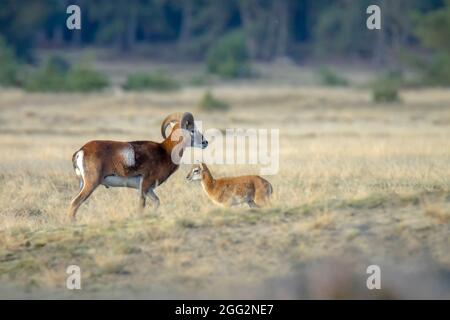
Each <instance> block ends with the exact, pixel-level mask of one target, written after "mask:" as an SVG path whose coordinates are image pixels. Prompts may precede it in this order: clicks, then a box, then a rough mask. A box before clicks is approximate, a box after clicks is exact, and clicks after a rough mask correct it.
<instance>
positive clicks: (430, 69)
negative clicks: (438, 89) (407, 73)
mask: <svg viewBox="0 0 450 320" xmlns="http://www.w3.org/2000/svg"><path fill="white" fill-rule="evenodd" d="M419 71H420V73H421V79H420V80H421V82H422V84H423V85H429V86H450V55H446V54H438V53H437V54H435V55H434V56H433V57H432V58H431V60H430V61H429V62H428V63H424V64H422V65H421V66H420V67H419Z"/></svg>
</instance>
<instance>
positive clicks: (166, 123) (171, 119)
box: [161, 112, 184, 139]
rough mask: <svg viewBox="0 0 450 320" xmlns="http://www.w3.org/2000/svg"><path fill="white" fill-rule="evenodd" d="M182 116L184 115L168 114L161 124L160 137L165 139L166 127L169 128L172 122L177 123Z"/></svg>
mask: <svg viewBox="0 0 450 320" xmlns="http://www.w3.org/2000/svg"><path fill="white" fill-rule="evenodd" d="M183 115H184V114H183V113H182V112H176V113H172V114H169V115H168V116H167V117H166V118H165V119H164V120H163V122H162V123H161V135H162V136H163V138H164V139H166V138H167V136H166V129H167V126H169V125H170V124H171V123H173V122H179V121H180V120H181V119H182V118H183Z"/></svg>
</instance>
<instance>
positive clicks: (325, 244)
mask: <svg viewBox="0 0 450 320" xmlns="http://www.w3.org/2000/svg"><path fill="white" fill-rule="evenodd" d="M203 92H204V90H203V89H202V88H187V89H183V90H181V91H179V92H175V93H168V94H159V93H123V92H121V91H116V90H111V91H108V92H105V93H98V94H89V95H77V94H60V95H51V94H26V93H24V92H22V91H15V90H2V91H1V92H0V150H1V156H0V243H1V247H0V271H1V272H0V273H1V275H0V281H2V282H3V283H6V284H8V285H13V286H18V287H19V288H22V287H23V286H25V287H27V288H28V287H30V286H31V287H38V288H46V289H48V290H57V289H63V286H64V283H65V282H64V281H62V279H63V278H64V277H63V276H61V274H63V275H65V274H64V268H65V266H67V265H69V264H71V263H72V262H73V261H75V262H78V263H80V264H82V268H83V267H84V268H85V269H86V273H85V275H86V277H88V279H89V280H86V281H87V282H86V285H84V286H83V287H84V288H86V290H87V292H90V291H89V288H91V289H92V292H97V291H98V290H100V291H101V292H103V293H104V294H105V295H108V294H110V295H111V296H114V292H115V293H116V296H121V292H123V291H121V290H124V289H123V288H130V287H131V288H133V290H136V292H137V293H136V292H135V294H136V295H137V296H139V295H140V294H141V293H142V292H145V293H146V294H148V296H150V297H161V296H164V295H165V294H166V295H169V296H174V295H175V296H177V294H180V295H182V296H186V295H187V296H193V292H196V295H194V296H202V292H203V294H205V295H206V294H207V293H210V292H215V293H216V295H217V296H220V294H219V293H218V291H217V290H216V291H214V290H215V289H214V288H217V286H218V284H220V285H221V288H223V284H226V285H227V286H228V287H233V286H234V285H243V284H246V285H248V288H252V286H254V285H257V284H259V283H260V282H261V281H263V279H266V278H267V277H272V276H280V275H283V274H287V273H288V272H290V271H291V270H292V264H291V263H297V262H298V261H300V262H305V261H310V260H311V259H316V258H321V257H327V256H339V255H340V252H347V251H348V249H349V248H351V250H350V251H351V252H354V251H356V252H357V254H358V255H362V256H365V257H368V256H370V257H373V256H374V255H375V256H377V257H382V259H388V257H389V259H391V258H392V259H393V260H395V259H399V260H400V261H402V259H408V258H410V257H417V256H418V255H420V254H422V253H424V252H425V253H431V257H432V260H433V261H432V262H433V263H436V264H437V265H438V266H439V267H440V268H444V269H445V270H449V269H450V252H449V251H448V250H446V249H445V248H447V249H448V245H449V244H450V243H449V240H448V231H449V227H448V223H444V222H448V220H445V221H443V220H442V219H439V221H436V220H435V219H434V218H433V216H436V214H431V213H430V209H426V208H425V209H423V208H421V207H420V204H421V203H423V202H421V201H420V199H422V198H423V197H428V198H429V199H431V200H429V201H432V202H433V201H435V200H436V199H438V200H436V201H440V204H439V206H440V208H444V209H439V210H440V211H442V210H444V211H445V210H447V211H448V206H449V197H448V194H449V188H450V167H449V161H450V139H449V137H450V92H449V91H448V90H439V89H433V90H431V89H430V90H416V91H405V92H402V100H403V102H402V103H399V104H394V105H376V104H373V103H372V102H371V101H370V93H369V92H368V91H365V90H362V89H361V90H357V89H328V88H315V87H310V88H306V87H303V88H298V87H288V86H280V87H277V86H274V85H271V86H268V85H267V86H265V85H258V86H256V85H250V84H248V85H245V86H222V87H218V88H216V89H215V90H214V94H215V95H216V96H217V97H219V98H221V99H223V100H226V101H227V102H229V103H230V104H231V106H232V108H231V110H229V111H227V112H224V113H222V112H217V113H205V112H201V111H199V110H197V109H196V108H195V105H196V104H197V102H198V100H199V99H200V97H201V96H202V94H203ZM185 110H186V111H187V110H189V111H192V112H193V113H194V115H195V117H196V119H198V120H202V121H203V126H204V128H218V129H225V128H278V129H280V170H279V173H278V174H277V175H275V176H268V177H267V179H268V180H269V181H270V182H271V183H272V185H273V186H274V195H273V199H272V204H273V205H272V208H270V209H266V210H262V211H255V210H248V209H246V208H237V209H232V210H223V209H218V208H217V207H216V206H215V205H214V204H213V203H211V202H210V201H209V200H208V199H207V197H206V196H205V195H204V194H203V193H202V189H201V187H200V185H198V184H195V183H194V184H188V183H187V182H186V181H185V176H186V174H187V172H188V170H189V166H187V165H184V166H181V167H180V169H179V170H178V171H177V172H176V173H175V174H174V175H173V176H172V177H171V178H170V179H169V180H168V181H167V182H166V183H165V184H163V185H162V186H160V187H159V188H158V189H157V190H156V193H157V194H158V196H159V197H160V200H161V206H160V208H159V210H158V212H157V213H154V212H152V209H151V207H148V208H147V210H146V213H145V215H144V216H142V215H140V214H139V213H138V210H137V203H138V200H137V192H136V191H135V190H128V189H117V188H116V189H105V188H104V187H99V188H98V189H97V190H96V191H95V193H94V194H93V196H92V197H91V198H90V199H89V201H88V202H87V203H86V204H84V205H83V206H82V207H81V208H80V210H79V214H78V217H79V220H78V223H77V225H75V226H72V225H68V224H67V220H66V210H67V206H68V204H69V202H70V200H71V198H72V197H73V196H74V195H75V194H76V193H77V191H78V182H77V180H76V178H75V175H74V173H73V169H72V164H71V156H72V154H73V152H74V151H76V150H77V149H78V148H79V147H81V146H82V145H83V144H84V143H85V142H87V141H89V140H93V139H114V140H124V141H127V140H128V141H129V140H144V139H145V140H147V139H148V140H155V141H159V140H161V137H160V133H159V126H160V122H161V120H162V118H163V117H164V116H165V115H167V114H168V113H171V112H174V111H185ZM210 167H211V170H212V171H213V173H214V174H215V175H217V176H227V175H238V174H248V173H258V167H257V166H248V165H247V166H245V165H241V166H229V165H211V166H210ZM436 194H438V195H439V196H438V197H436V196H435V195H436ZM417 199H419V201H417ZM424 211H425V213H427V214H428V215H430V216H432V217H431V218H430V217H429V216H427V215H426V214H424ZM434 211H435V210H434ZM434 211H433V212H434ZM440 211H439V212H440ZM447 211H446V212H447ZM438 216H439V217H441V216H442V214H441V213H439V214H438ZM440 222H441V223H440ZM380 259H381V258H380ZM361 261H365V260H364V259H363V260H361ZM405 261H406V260H405ZM0 283H1V282H0ZM111 283H113V284H114V285H111ZM111 286H112V289H111ZM148 287H152V288H153V289H152V290H153V291H151V293H150V291H148V290H147V291H146V288H148ZM167 288H169V289H170V290H169V289H167ZM172 289H173V290H172ZM139 290H142V291H139ZM165 290H167V291H165ZM224 290H225V289H224ZM249 290H250V289H249ZM127 292H128V293H129V292H130V290H128V291H127ZM133 292H134V291H133ZM164 292H167V293H164ZM224 292H228V291H226V290H225V291H224ZM0 294H1V292H0ZM124 294H125V293H124ZM226 294H227V293H224V295H225V296H226ZM131 296H133V294H131ZM243 296H245V294H243ZM248 296H251V293H248Z"/></svg>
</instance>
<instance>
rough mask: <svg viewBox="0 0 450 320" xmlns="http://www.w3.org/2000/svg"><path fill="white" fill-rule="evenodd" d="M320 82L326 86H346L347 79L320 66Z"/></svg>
mask: <svg viewBox="0 0 450 320" xmlns="http://www.w3.org/2000/svg"><path fill="white" fill-rule="evenodd" d="M319 76H320V82H321V83H322V84H323V85H326V86H341V87H343V86H348V80H347V79H346V78H344V77H342V76H340V75H339V74H337V73H336V72H335V71H333V70H331V69H329V68H327V67H322V68H321V69H320V71H319Z"/></svg>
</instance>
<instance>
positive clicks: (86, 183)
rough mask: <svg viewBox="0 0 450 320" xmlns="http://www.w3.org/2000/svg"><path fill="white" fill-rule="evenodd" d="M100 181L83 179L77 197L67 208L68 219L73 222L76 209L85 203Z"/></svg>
mask: <svg viewBox="0 0 450 320" xmlns="http://www.w3.org/2000/svg"><path fill="white" fill-rule="evenodd" d="M99 184H100V181H99V179H98V178H95V179H83V186H82V189H81V190H80V192H79V193H78V195H77V196H76V197H75V198H74V199H73V200H72V202H71V203H70V207H69V218H70V219H71V220H72V221H75V219H76V214H77V211H78V208H79V207H80V206H81V205H82V204H83V202H85V201H86V200H87V199H88V198H89V196H90V195H91V194H92V192H94V190H95V189H96V188H97V187H98V185H99Z"/></svg>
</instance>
